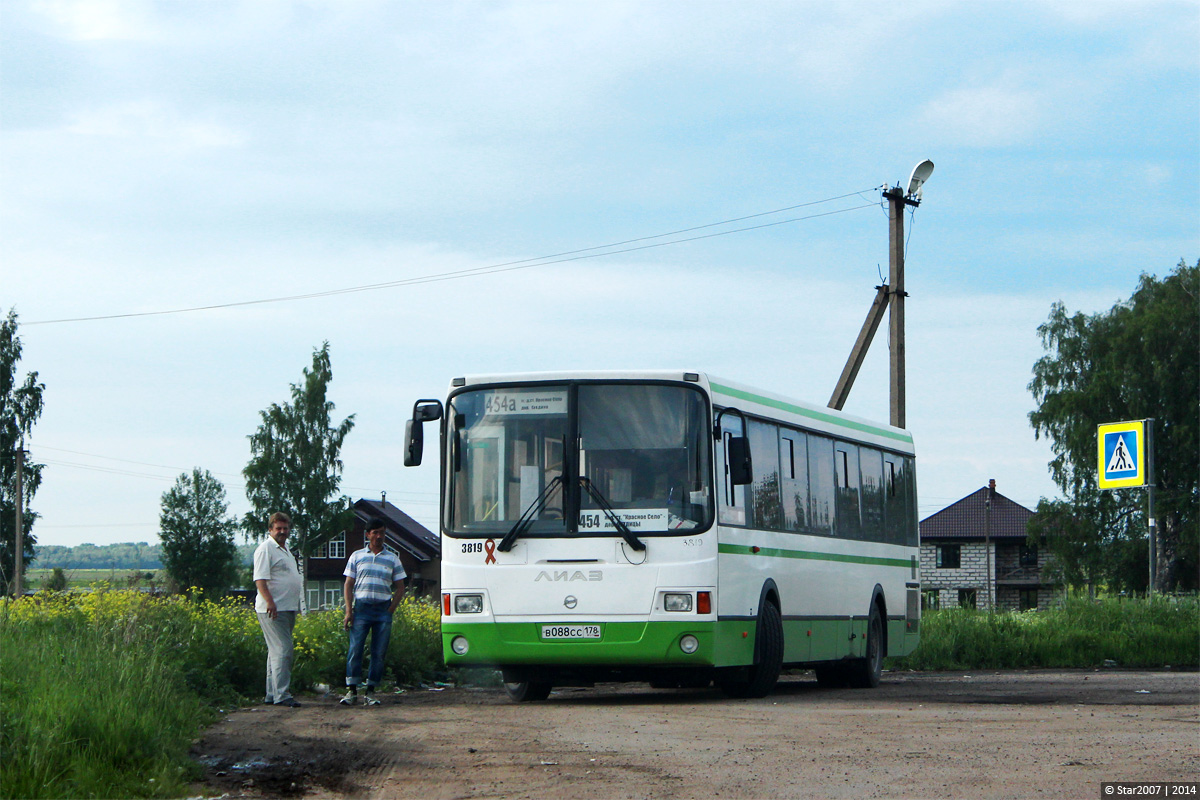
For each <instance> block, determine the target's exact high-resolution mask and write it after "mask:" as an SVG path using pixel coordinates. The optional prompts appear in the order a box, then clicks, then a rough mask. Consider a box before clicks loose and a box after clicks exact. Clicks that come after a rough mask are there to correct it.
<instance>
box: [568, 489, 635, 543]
mask: <svg viewBox="0 0 1200 800" xmlns="http://www.w3.org/2000/svg"><path fill="white" fill-rule="evenodd" d="M579 485H580V486H582V487H583V488H584V490H585V491H587V493H588V496H589V497H591V498H592V499H593V500H595V501H596V505H598V506H600V510H601V511H603V512H604V516H605V518H607V519H608V521H609V522H611V523H612V526H613V527H614V528H616V529H617V532H618V533H619V534H621V538H622V539H624V540H625V541H626V542H627V543H628V544H629V546H630V547H632V548H633V549H634V550H645V549H646V545H645V544H643V543H642V542H641V541H640V540H639V539H638V538H637V537H636V536H634V535H633V531H631V530H629V526H628V525H626V524H625V521H624V520H622V519H621V518H620V517H618V516H617V514H616V512H615V511H613V508H612V506H611V505H610V504H609V502H608V500H607V499H605V497H604V495H602V494H601V493H600V490H599V489H597V488H596V486H595V484H593V483H592V481H591V479H590V478H586V477H582V476H581V477H580V478H579Z"/></svg>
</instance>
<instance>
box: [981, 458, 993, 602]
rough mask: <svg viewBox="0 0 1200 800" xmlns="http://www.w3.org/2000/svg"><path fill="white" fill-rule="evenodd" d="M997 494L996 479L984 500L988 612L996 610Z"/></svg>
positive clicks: (984, 543)
mask: <svg viewBox="0 0 1200 800" xmlns="http://www.w3.org/2000/svg"><path fill="white" fill-rule="evenodd" d="M995 493H996V479H995V478H992V479H991V480H989V481H988V487H987V494H986V495H985V496H984V500H983V551H984V554H985V555H986V556H987V581H986V583H987V607H988V611H994V610H995V605H994V604H995V600H994V599H993V597H992V585H993V584H994V583H995V582H996V576H995V574H994V573H993V572H992V496H993V495H994V494H995Z"/></svg>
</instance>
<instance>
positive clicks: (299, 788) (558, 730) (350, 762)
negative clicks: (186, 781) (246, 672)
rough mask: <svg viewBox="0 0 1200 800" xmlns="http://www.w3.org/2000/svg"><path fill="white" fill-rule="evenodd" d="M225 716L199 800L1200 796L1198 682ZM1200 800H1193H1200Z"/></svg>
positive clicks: (611, 697) (564, 698) (479, 702)
mask: <svg viewBox="0 0 1200 800" xmlns="http://www.w3.org/2000/svg"><path fill="white" fill-rule="evenodd" d="M301 699H302V700H303V701H304V705H303V706H302V707H301V708H296V709H284V708H275V707H267V706H257V707H251V708H246V709H241V710H238V711H235V712H232V713H229V714H227V715H226V716H225V717H224V718H223V719H222V720H221V721H220V722H219V723H218V724H217V725H215V726H213V727H212V728H210V729H209V730H208V731H207V732H206V733H205V734H204V736H203V737H201V738H200V739H199V740H197V742H196V744H195V746H194V748H193V756H194V757H195V758H196V759H197V760H199V761H200V763H201V764H203V765H204V767H205V779H204V781H203V783H201V784H198V785H197V786H196V787H195V793H196V794H206V795H224V796H226V797H231V798H233V797H238V798H259V797H312V798H391V797H403V798H407V797H412V798H423V799H425V800H432V799H435V798H579V799H580V800H586V799H587V798H700V797H704V798H792V797H795V798H801V797H804V798H808V797H818V798H885V797H897V798H1027V797H1086V798H1101V797H1103V796H1104V795H1102V792H1101V783H1102V782H1105V781H1185V782H1197V781H1200V675H1198V674H1197V673H1195V672H1168V671H1155V672H1149V671H1123V670H1102V671H1083V670H1078V671H1041V670H1038V671H1004V672H994V671H985V672H978V673H885V674H884V680H883V683H882V684H881V685H880V687H879V688H878V689H875V690H854V689H819V688H818V687H817V685H816V682H815V680H814V679H813V678H812V676H811V674H807V673H798V674H795V675H786V676H784V678H783V680H782V681H781V683H780V685H779V687H778V689H777V690H776V692H775V693H774V694H773V695H771V696H770V697H767V698H764V699H761V700H729V699H726V698H725V697H724V696H723V695H721V694H720V693H719V692H717V691H715V690H652V689H649V688H647V687H645V686H643V685H639V684H602V685H599V686H597V687H595V688H592V689H562V690H557V691H555V692H554V693H553V694H552V695H551V696H550V699H549V700H547V701H545V702H542V703H526V704H513V703H510V702H509V701H508V699H507V697H506V696H505V695H504V693H503V692H502V691H500V690H497V689H465V688H448V689H445V690H443V691H422V690H416V691H409V692H405V693H403V694H395V695H387V696H385V697H384V699H383V704H382V705H380V706H377V707H372V708H364V707H361V706H358V707H351V708H347V707H344V706H339V705H338V704H337V699H336V697H335V696H333V695H327V696H310V697H304V698H301ZM1192 797H1196V795H1192Z"/></svg>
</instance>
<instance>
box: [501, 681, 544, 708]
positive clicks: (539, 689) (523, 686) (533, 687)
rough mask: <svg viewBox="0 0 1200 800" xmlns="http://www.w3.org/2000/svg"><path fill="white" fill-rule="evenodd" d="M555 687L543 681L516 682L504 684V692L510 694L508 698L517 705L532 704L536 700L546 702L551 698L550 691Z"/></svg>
mask: <svg viewBox="0 0 1200 800" xmlns="http://www.w3.org/2000/svg"><path fill="white" fill-rule="evenodd" d="M553 688H554V686H553V685H552V684H549V683H543V682H541V681H514V682H511V683H510V682H508V681H505V682H504V691H506V692H508V697H509V699H510V700H512V701H513V702H515V703H530V702H534V701H536V700H545V699H546V698H547V697H549V696H550V690H551V689H553Z"/></svg>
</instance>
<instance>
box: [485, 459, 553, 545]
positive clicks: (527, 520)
mask: <svg viewBox="0 0 1200 800" xmlns="http://www.w3.org/2000/svg"><path fill="white" fill-rule="evenodd" d="M560 483H562V476H560V475H555V476H554V477H553V478H551V479H550V480H549V482H547V483H546V488H544V489H542V491H541V493H540V494H538V496H537V497H535V498H533V502H532V503H530V504H529V507H528V508H526V509H525V511H524V512H523V513H522V514H521V517H520V519H518V520H517V521H516V522H515V523H513V526H512V528H510V529H509V531H508V533H506V534H504V538H503V539H501V540H500V544H498V545H496V549H497V550H499V551H500V552H501V553H507V552H508V551H509V550H511V549H512V546H513V542H515V541H516V540H517V538H518V537H520V536H524V535H525V531H527V530H529V526H530V525H532V524H533V520H534V518H535V517H536V516H537V515H538V514H539V513H541V510H542V509H543V508H545V507H546V502H547V501H548V500H549V499H550V492H551V491H553V489H554V487H555V486H558V485H559V484H560Z"/></svg>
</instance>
